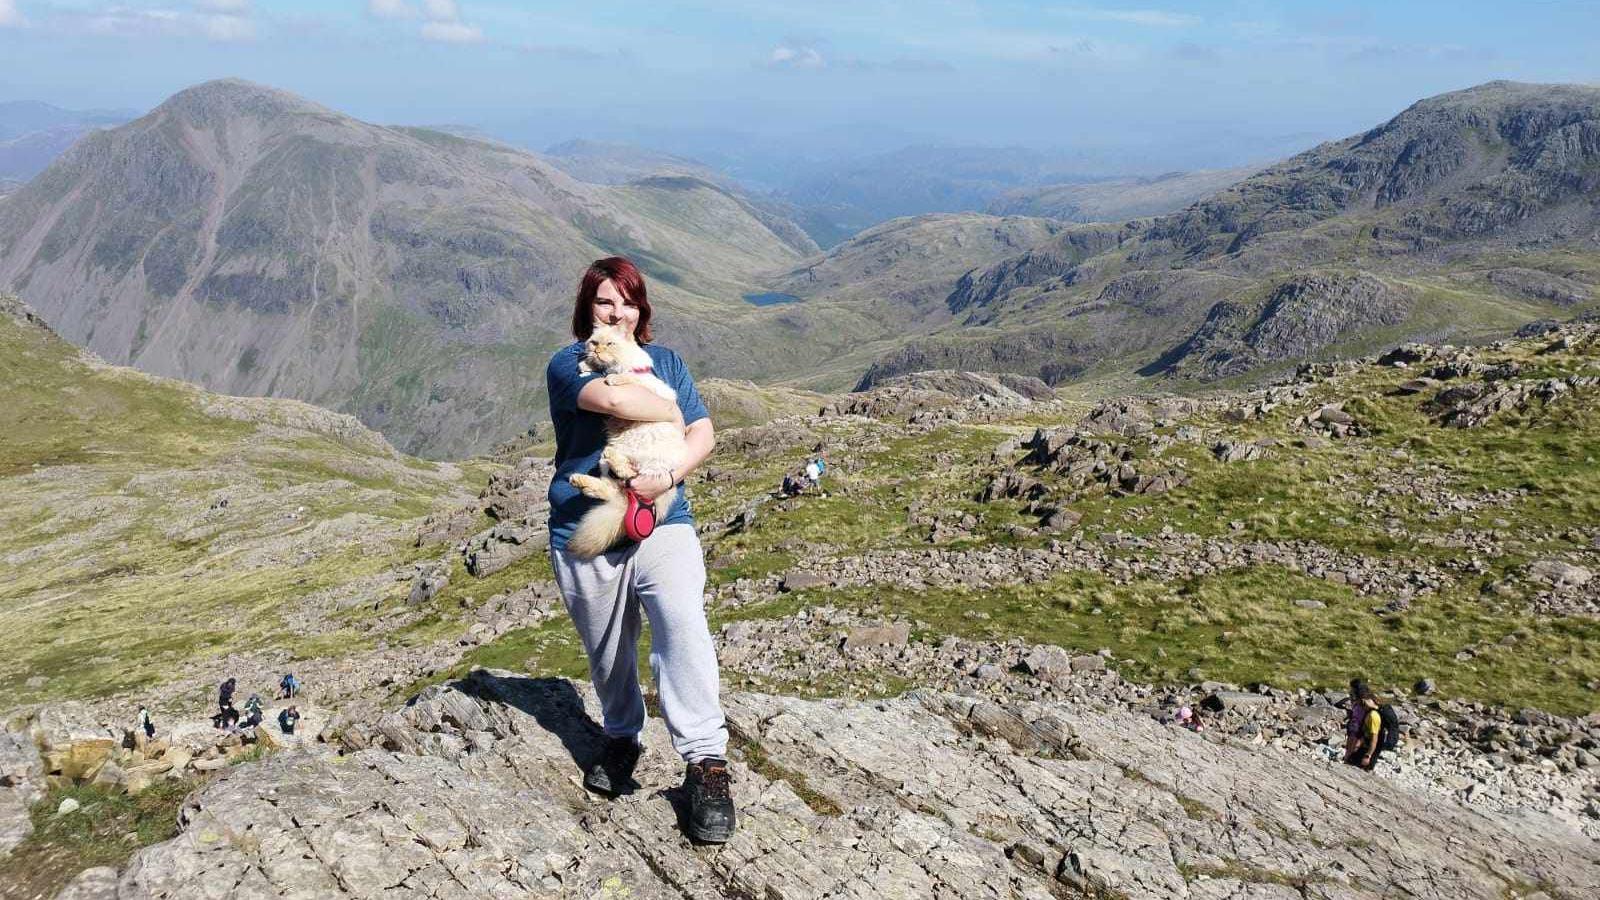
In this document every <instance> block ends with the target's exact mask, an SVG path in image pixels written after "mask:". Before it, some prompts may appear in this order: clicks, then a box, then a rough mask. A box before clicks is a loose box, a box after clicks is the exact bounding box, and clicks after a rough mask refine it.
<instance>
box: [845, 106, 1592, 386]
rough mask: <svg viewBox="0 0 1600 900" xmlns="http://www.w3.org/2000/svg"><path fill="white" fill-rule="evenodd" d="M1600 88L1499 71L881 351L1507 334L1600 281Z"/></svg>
mask: <svg viewBox="0 0 1600 900" xmlns="http://www.w3.org/2000/svg"><path fill="white" fill-rule="evenodd" d="M1597 226H1600V89H1597V88H1593V87H1587V86H1578V85H1534V84H1517V83H1510V82H1492V83H1489V84H1485V85H1481V86H1479V87H1476V88H1472V89H1469V90H1464V91H1458V92H1454V93H1450V94H1444V95H1441V96H1438V97H1433V98H1430V99H1427V100H1423V101H1420V102H1418V103H1416V104H1414V105H1413V106H1412V107H1410V108H1409V109H1407V110H1405V111H1403V112H1402V113H1400V114H1399V115H1397V116H1396V117H1394V118H1393V119H1391V120H1390V121H1388V122H1386V123H1384V124H1382V125H1380V126H1378V127H1376V128H1373V129H1371V130H1370V131H1367V132H1364V133H1362V134H1358V135H1355V136H1352V137H1349V138H1346V139H1344V140H1340V141H1333V142H1329V143H1326V144H1322V145H1320V146H1318V147H1316V148H1313V149H1312V150H1309V151H1307V152H1305V153H1302V154H1300V155H1298V156H1295V157H1292V158H1290V159H1288V160H1285V161H1283V162H1281V163H1278V164H1276V165H1273V166H1270V167H1268V168H1266V169H1264V170H1262V171H1261V172H1259V173H1257V174H1256V175H1253V176H1251V177H1250V178H1247V179H1245V180H1243V181H1240V182H1238V183H1237V184H1235V185H1233V186H1232V187H1230V188H1228V189H1226V190H1224V191H1221V192H1220V193H1217V194H1216V195H1214V196H1212V197H1210V198H1208V199H1205V200H1202V201H1200V202H1198V203H1195V204H1193V205H1192V206H1190V207H1188V208H1187V209H1185V210H1183V211H1181V212H1178V213H1174V214H1171V215H1167V216H1162V217H1159V218H1154V219H1135V220H1131V221H1128V222H1125V223H1121V224H1116V225H1082V226H1078V227H1077V228H1075V229H1070V230H1068V231H1066V232H1064V233H1063V234H1061V235H1058V236H1057V237H1055V238H1053V239H1052V240H1051V241H1048V242H1046V243H1044V244H1041V245H1039V246H1036V247H1033V248H1030V249H1027V250H1024V251H1021V252H1019V253H1017V254H1015V255H1013V256H1011V257H1009V258H1007V259H1005V260H1002V261H1000V262H997V263H994V264H992V265H989V266H986V267H979V268H976V269H974V270H972V271H970V272H968V273H966V274H965V275H963V276H962V277H961V279H960V281H959V282H958V283H957V284H956V285H955V287H954V289H953V290H952V292H951V293H950V294H949V296H948V297H947V300H946V303H947V305H948V307H949V309H950V310H951V312H952V313H955V314H956V318H955V319H953V320H952V321H951V322H949V323H947V324H945V325H943V326H940V327H939V328H938V329H937V330H936V331H934V332H931V333H929V334H927V335H924V336H921V337H918V338H916V339H914V340H912V341H909V342H907V343H906V344H905V345H903V346H902V347H900V348H898V349H897V350H896V351H895V352H894V353H892V354H890V355H887V356H885V357H883V358H881V359H880V360H878V361H877V362H876V363H875V364H874V366H873V368H872V369H871V370H870V371H869V372H868V373H867V374H866V375H865V376H864V377H863V379H862V383H863V385H868V384H871V383H873V382H874V381H875V380H876V379H878V378H881V377H884V376H885V375H889V374H894V373H897V372H905V371H912V370H916V369H922V368H949V367H958V368H959V367H967V368H1003V369H1008V370H1011V371H1019V372H1026V373H1028V374H1036V375H1040V376H1042V377H1044V378H1045V379H1046V380H1048V381H1057V382H1058V381H1061V380H1064V379H1068V378H1078V377H1084V376H1087V375H1094V374H1117V375H1125V374H1129V373H1131V372H1135V371H1136V372H1137V373H1139V374H1142V375H1162V376H1179V377H1184V378H1198V379H1202V380H1214V379H1218V378H1228V377H1233V376H1239V375H1244V374H1246V373H1257V374H1259V373H1260V372H1262V371H1270V370H1272V369H1273V368H1275V367H1282V366H1285V365H1289V364H1292V363H1294V362H1297V361H1300V360H1303V359H1306V358H1308V357H1314V356H1317V355H1327V354H1335V353H1340V352H1359V351H1361V350H1363V349H1366V348H1371V347H1373V346H1377V345H1382V344H1388V343H1395V342H1399V341H1402V340H1406V339H1418V338H1441V337H1445V336H1454V337H1456V338H1458V339H1459V338H1468V339H1470V338H1474V337H1478V336H1482V335H1488V334H1497V333H1504V332H1505V331H1507V330H1509V329H1511V328H1513V327H1515V326H1516V325H1518V324H1519V323H1521V322H1525V321H1527V320H1530V319H1533V318H1538V317H1542V316H1549V317H1558V318H1559V317H1570V316H1572V315H1574V314H1575V313H1577V312H1579V311H1581V310H1584V309H1587V308H1589V307H1591V306H1592V305H1593V304H1594V302H1595V300H1596V297H1597V294H1600V240H1597V231H1596V228H1597Z"/></svg>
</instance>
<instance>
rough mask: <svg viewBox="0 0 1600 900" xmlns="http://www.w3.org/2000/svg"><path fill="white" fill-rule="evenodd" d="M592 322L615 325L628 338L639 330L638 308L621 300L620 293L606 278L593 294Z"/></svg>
mask: <svg viewBox="0 0 1600 900" xmlns="http://www.w3.org/2000/svg"><path fill="white" fill-rule="evenodd" d="M592 308H593V309H594V322H595V324H596V325H615V326H617V327H618V328H621V329H622V330H623V331H624V332H625V333H626V334H628V335H629V336H630V337H631V336H632V335H633V334H634V333H635V332H637V331H638V329H639V307H637V306H634V305H633V304H631V303H628V302H627V301H625V300H623V299H622V292H621V291H618V290H617V286H616V285H615V284H613V283H612V282H611V279H609V278H607V279H606V280H605V281H602V282H600V287H598V288H596V289H595V292H594V305H593V307H592Z"/></svg>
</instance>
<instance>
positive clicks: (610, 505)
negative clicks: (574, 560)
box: [567, 478, 628, 559]
mask: <svg viewBox="0 0 1600 900" xmlns="http://www.w3.org/2000/svg"><path fill="white" fill-rule="evenodd" d="M602 485H603V487H602ZM594 490H595V491H596V492H597V493H601V494H604V496H601V497H598V498H597V499H599V500H600V501H601V502H600V505H599V506H596V507H594V508H593V509H590V510H589V511H588V512H586V513H584V514H583V518H582V519H579V520H578V528H577V530H576V531H574V532H572V537H569V538H567V552H568V553H570V554H572V555H573V556H577V557H582V558H584V559H589V558H592V557H596V556H599V555H600V554H602V553H604V552H606V551H607V550H610V549H611V547H612V546H613V545H614V544H616V542H617V541H618V540H620V539H621V538H622V520H623V518H624V517H625V516H627V514H628V498H627V495H625V494H623V493H622V490H621V489H620V488H618V487H617V484H616V482H614V481H612V480H611V479H609V478H598V479H595V482H594ZM585 493H587V494H589V496H591V497H593V496H595V494H594V493H590V492H589V491H585Z"/></svg>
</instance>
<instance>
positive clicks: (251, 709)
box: [244, 694, 262, 728]
mask: <svg viewBox="0 0 1600 900" xmlns="http://www.w3.org/2000/svg"><path fill="white" fill-rule="evenodd" d="M244 711H245V717H244V727H246V728H254V727H256V726H257V725H260V724H261V718H262V716H261V695H260V694H251V695H250V699H249V700H246V701H245V702H244Z"/></svg>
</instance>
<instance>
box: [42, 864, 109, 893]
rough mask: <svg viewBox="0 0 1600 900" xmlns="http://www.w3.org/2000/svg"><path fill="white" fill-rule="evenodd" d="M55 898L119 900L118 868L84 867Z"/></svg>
mask: <svg viewBox="0 0 1600 900" xmlns="http://www.w3.org/2000/svg"><path fill="white" fill-rule="evenodd" d="M55 900H117V870H116V869H113V868H111V867H110V866H95V867H94V868H92V869H84V870H83V871H82V872H79V873H78V874H77V876H76V877H75V878H73V879H72V880H71V881H69V882H67V886H66V887H64V888H62V889H61V893H59V894H56V898H55Z"/></svg>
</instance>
